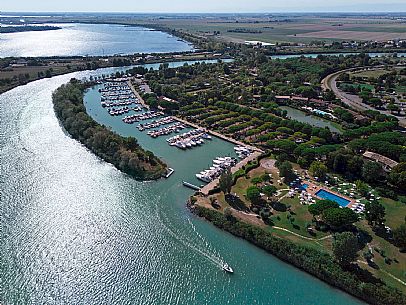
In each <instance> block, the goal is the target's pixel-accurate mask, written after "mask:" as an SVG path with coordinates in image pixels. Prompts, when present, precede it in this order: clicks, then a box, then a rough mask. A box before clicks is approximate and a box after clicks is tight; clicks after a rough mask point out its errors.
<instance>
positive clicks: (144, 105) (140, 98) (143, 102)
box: [128, 80, 149, 109]
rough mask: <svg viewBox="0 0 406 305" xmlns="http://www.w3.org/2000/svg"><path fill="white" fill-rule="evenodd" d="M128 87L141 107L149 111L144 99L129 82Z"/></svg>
mask: <svg viewBox="0 0 406 305" xmlns="http://www.w3.org/2000/svg"><path fill="white" fill-rule="evenodd" d="M128 86H130V88H131V90H132V91H133V92H134V94H135V96H136V97H137V99H138V100H139V101H140V103H141V105H142V106H143V107H145V108H147V109H149V106H148V105H147V104H146V103H145V101H144V99H143V98H142V97H141V95H140V94H139V93H138V91H137V90H136V89H135V88H134V86H133V84H132V82H131V80H129V81H128Z"/></svg>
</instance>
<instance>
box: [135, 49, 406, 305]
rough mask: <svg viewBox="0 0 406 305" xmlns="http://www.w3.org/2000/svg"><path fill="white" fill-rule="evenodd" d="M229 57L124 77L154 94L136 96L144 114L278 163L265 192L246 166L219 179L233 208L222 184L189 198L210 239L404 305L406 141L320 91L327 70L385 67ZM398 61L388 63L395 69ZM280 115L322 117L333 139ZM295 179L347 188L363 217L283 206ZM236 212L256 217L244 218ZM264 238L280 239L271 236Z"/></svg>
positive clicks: (355, 59) (392, 124)
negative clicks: (221, 236) (228, 236)
mask: <svg viewBox="0 0 406 305" xmlns="http://www.w3.org/2000/svg"><path fill="white" fill-rule="evenodd" d="M234 51H235V52H236V60H235V61H234V62H232V63H224V62H219V63H218V64H214V65H206V64H197V65H193V66H188V65H185V66H183V67H179V68H176V69H171V68H169V67H168V66H167V65H162V66H161V68H160V69H159V70H158V71H148V70H146V69H140V68H137V69H135V70H134V71H132V73H135V72H136V73H137V74H142V75H143V76H144V79H145V80H146V82H147V83H148V84H149V86H150V87H151V89H152V91H153V92H154V93H146V94H144V99H145V100H146V101H147V103H149V104H150V106H151V107H152V108H155V107H160V108H163V109H164V110H165V111H166V112H167V113H170V114H175V115H178V116H181V117H182V118H184V119H186V120H188V121H190V122H193V123H197V124H199V125H201V126H205V127H207V128H210V129H212V130H215V131H218V132H221V133H223V134H225V135H228V136H230V137H233V138H234V139H237V140H240V141H244V142H245V143H247V144H252V145H255V146H257V147H260V148H261V149H263V150H264V151H266V155H265V156H264V157H265V158H267V159H270V158H272V159H276V167H277V168H278V169H279V171H280V175H279V173H278V174H277V173H276V172H272V175H274V177H275V181H263V180H262V177H268V174H270V172H269V171H267V170H264V169H263V168H261V165H260V161H259V160H258V161H254V162H252V163H250V164H248V165H247V166H246V167H245V168H243V169H241V170H239V171H237V172H236V173H234V175H233V176H232V177H229V179H227V181H232V182H233V186H232V187H231V193H232V194H237V198H238V199H237V200H233V198H234V195H232V196H230V190H227V191H224V190H222V188H223V187H222V183H220V186H219V187H217V188H214V189H213V190H212V191H211V192H209V194H210V197H204V196H201V195H198V196H196V197H192V198H194V199H192V202H191V203H192V204H191V206H192V208H195V211H196V212H197V214H198V215H200V216H202V217H205V218H206V219H208V220H210V221H212V222H213V223H214V224H215V225H217V226H219V227H220V228H222V229H225V230H227V231H230V232H231V233H233V234H235V235H237V236H239V237H242V238H244V239H247V240H248V241H250V242H252V243H254V244H256V245H258V246H260V247H262V248H264V249H266V250H267V251H269V252H270V253H272V254H275V255H276V256H278V257H280V258H281V259H283V260H286V261H288V262H290V263H292V264H294V265H295V266H297V267H299V268H301V269H303V270H305V271H307V272H309V273H311V274H313V275H315V276H317V277H319V278H320V279H322V280H324V281H326V282H328V283H330V284H332V285H334V286H336V287H339V288H341V289H343V290H345V291H347V292H349V293H351V294H352V295H354V296H357V297H359V298H361V299H363V300H365V301H367V302H369V303H371V304H404V302H405V295H404V294H403V293H402V291H403V290H404V284H403V283H404V276H405V274H404V266H405V259H404V253H403V252H402V251H403V248H404V242H402V241H404V239H405V233H404V231H405V230H404V227H405V225H404V219H403V217H404V216H402V217H398V215H405V214H404V213H405V211H406V206H405V202H406V197H405V192H406V189H405V186H406V184H405V183H404V181H405V180H404V179H405V177H406V176H405V174H406V170H405V168H406V167H405V164H406V163H405V162H406V150H405V144H406V136H405V134H404V133H403V132H402V131H403V130H402V128H401V127H400V126H399V124H398V119H397V118H396V117H394V116H390V115H384V114H381V113H379V112H377V111H374V110H368V111H364V112H358V111H356V110H354V109H352V108H351V107H349V106H348V105H346V104H344V103H343V102H342V101H341V100H339V99H336V97H335V95H334V93H332V92H330V91H322V89H321V86H320V83H321V80H322V79H323V78H324V77H325V76H326V75H328V74H330V73H333V72H335V71H339V70H342V69H346V68H349V67H358V66H365V65H370V66H378V65H381V64H382V61H388V59H372V58H370V57H369V56H367V55H365V54H360V55H355V56H347V57H330V56H319V57H318V58H304V57H303V58H291V59H286V60H270V59H269V58H268V57H267V56H266V55H265V54H264V53H263V52H261V50H255V52H251V51H250V50H249V49H248V48H244V47H241V48H240V49H235V50H234ZM398 60H399V59H389V61H393V64H396V62H397V61H398ZM400 61H401V60H400ZM161 96H166V97H170V98H171V99H173V101H172V102H168V101H167V99H162V98H160V97H161ZM281 96H282V97H281ZM285 105H288V106H291V107H295V108H299V109H302V107H309V106H310V107H313V108H317V109H319V110H322V113H319V114H317V113H316V115H319V116H321V117H324V118H326V119H329V120H332V121H334V122H335V123H337V124H338V125H339V126H340V129H341V130H342V132H341V133H335V132H332V131H331V130H329V129H328V128H320V127H315V126H312V125H310V124H307V123H303V122H298V121H295V120H291V119H288V118H287V116H286V112H285V111H283V110H282V109H281V108H280V106H285ZM323 113H329V114H331V116H330V117H328V116H327V115H326V114H323ZM367 150H368V151H372V152H375V153H379V154H381V155H383V156H385V157H388V158H392V159H393V160H394V161H396V162H397V163H398V165H397V166H395V167H394V168H393V169H392V171H391V172H385V171H383V170H382V167H381V165H379V164H378V163H377V162H373V161H371V160H365V159H364V158H363V157H362V154H363V153H364V152H365V151H367ZM314 161H316V162H314ZM293 169H295V170H298V171H301V172H309V173H310V174H311V176H312V177H316V176H317V177H320V178H321V179H320V181H322V183H324V181H325V180H328V182H329V187H333V188H334V191H335V192H339V190H338V187H340V185H339V184H346V185H349V184H351V185H357V186H356V187H355V186H354V188H356V189H357V190H356V191H354V192H355V193H356V194H354V196H356V197H355V198H354V200H355V199H357V200H359V201H360V202H362V203H365V213H363V214H357V213H355V212H354V211H353V210H351V209H350V208H343V209H341V208H339V206H338V205H337V204H336V203H334V202H323V201H321V202H317V203H316V204H315V205H314V206H313V205H311V206H306V205H302V204H300V203H299V197H298V196H295V197H294V198H288V197H287V196H285V195H287V194H286V193H283V191H284V189H285V191H286V188H289V183H290V182H292V181H294V179H295V178H296V177H297V175H296V174H295V172H294V171H293ZM277 176H279V178H281V179H285V180H284V182H278V186H276V187H277V189H278V193H281V195H279V196H276V195H275V194H274V193H275V189H274V188H271V186H270V184H272V183H274V182H275V183H274V186H275V185H276V179H277V178H276V177H277ZM333 176H334V177H333ZM260 177H261V179H258V178H260ZM335 178H337V179H335ZM309 179H310V178H309ZM324 179H325V180H324ZM225 184H227V188H225V189H230V188H229V187H228V186H229V184H228V183H225ZM221 191H223V192H221ZM348 191H349V192H352V191H351V190H350V189H348ZM261 193H263V194H268V195H267V196H268V197H269V198H267V199H266V200H265V199H264V197H266V196H263V195H261ZM348 196H349V193H348ZM373 196H375V197H373ZM378 197H379V198H378ZM374 198H378V199H377V201H374V200H373V199H374ZM195 200H196V202H194V201H195ZM279 200H280V201H279ZM318 207H319V208H320V209H319V210H320V211H319V210H318V209H317V208H318ZM216 210H217V211H216ZM230 210H231V211H232V212H231V213H230ZM239 211H243V212H246V213H247V212H248V213H250V215H251V216H252V215H254V216H253V217H251V219H249V217H248V216H247V215H246V214H241V213H239ZM252 218H254V219H252ZM274 227H275V228H276V227H279V228H282V229H285V230H287V231H284V232H283V234H281V232H280V230H279V231H278V229H274ZM386 227H389V229H391V231H389V232H388V231H387V229H386ZM292 230H293V231H292ZM392 232H393V234H392ZM402 232H403V233H402ZM295 234H296V235H295ZM303 236H304V239H302V237H303ZM315 236H317V237H319V238H321V240H320V241H319V239H318V238H315ZM365 237H366V238H365ZM306 238H307V239H306ZM375 252H376V253H378V254H379V255H378V254H376V253H375ZM402 270H403V271H402Z"/></svg>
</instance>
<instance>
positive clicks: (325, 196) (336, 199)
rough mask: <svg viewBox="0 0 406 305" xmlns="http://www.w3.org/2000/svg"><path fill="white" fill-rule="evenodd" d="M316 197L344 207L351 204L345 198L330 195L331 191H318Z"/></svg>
mask: <svg viewBox="0 0 406 305" xmlns="http://www.w3.org/2000/svg"><path fill="white" fill-rule="evenodd" d="M316 196H317V197H319V198H322V199H327V200H331V201H334V202H337V203H338V204H339V205H340V206H342V207H346V206H347V205H348V204H349V203H350V202H351V201H349V200H347V199H345V198H343V197H340V196H338V195H336V194H333V193H330V192H329V191H326V190H320V191H318V192H317V193H316Z"/></svg>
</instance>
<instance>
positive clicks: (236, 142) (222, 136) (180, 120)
mask: <svg viewBox="0 0 406 305" xmlns="http://www.w3.org/2000/svg"><path fill="white" fill-rule="evenodd" d="M174 118H175V119H176V120H177V121H178V122H181V123H183V124H186V125H188V126H190V127H193V128H196V129H203V130H204V131H206V132H207V133H208V134H210V135H212V136H215V137H216V138H220V139H222V140H224V141H227V142H229V143H232V144H235V145H238V146H245V147H248V148H250V149H251V150H253V151H257V152H260V153H263V151H262V150H260V149H259V148H258V147H255V146H251V145H247V144H246V143H243V142H241V141H238V140H235V139H233V138H230V137H227V136H225V135H223V134H221V133H218V132H215V131H211V130H208V129H206V128H203V127H201V126H199V125H197V124H194V123H191V122H189V121H186V120H184V119H181V118H178V117H174Z"/></svg>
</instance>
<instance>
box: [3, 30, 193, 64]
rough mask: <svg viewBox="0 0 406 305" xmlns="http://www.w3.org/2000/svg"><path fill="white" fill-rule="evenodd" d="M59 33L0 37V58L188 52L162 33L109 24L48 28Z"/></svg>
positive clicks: (181, 44) (12, 34)
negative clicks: (57, 28)
mask: <svg viewBox="0 0 406 305" xmlns="http://www.w3.org/2000/svg"><path fill="white" fill-rule="evenodd" d="M52 25H53V26H59V27H62V29H60V30H52V31H39V32H38V31H33V32H21V33H7V34H0V57H11V56H15V57H45V56H87V55H89V56H101V55H115V54H134V53H168V52H185V51H192V50H193V47H192V46H191V45H189V44H188V43H186V42H185V41H182V40H180V39H178V38H177V37H174V36H172V35H169V34H167V33H164V32H160V31H153V30H151V29H147V28H143V27H130V26H124V25H111V24H80V23H79V24H78V23H75V24H52Z"/></svg>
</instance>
